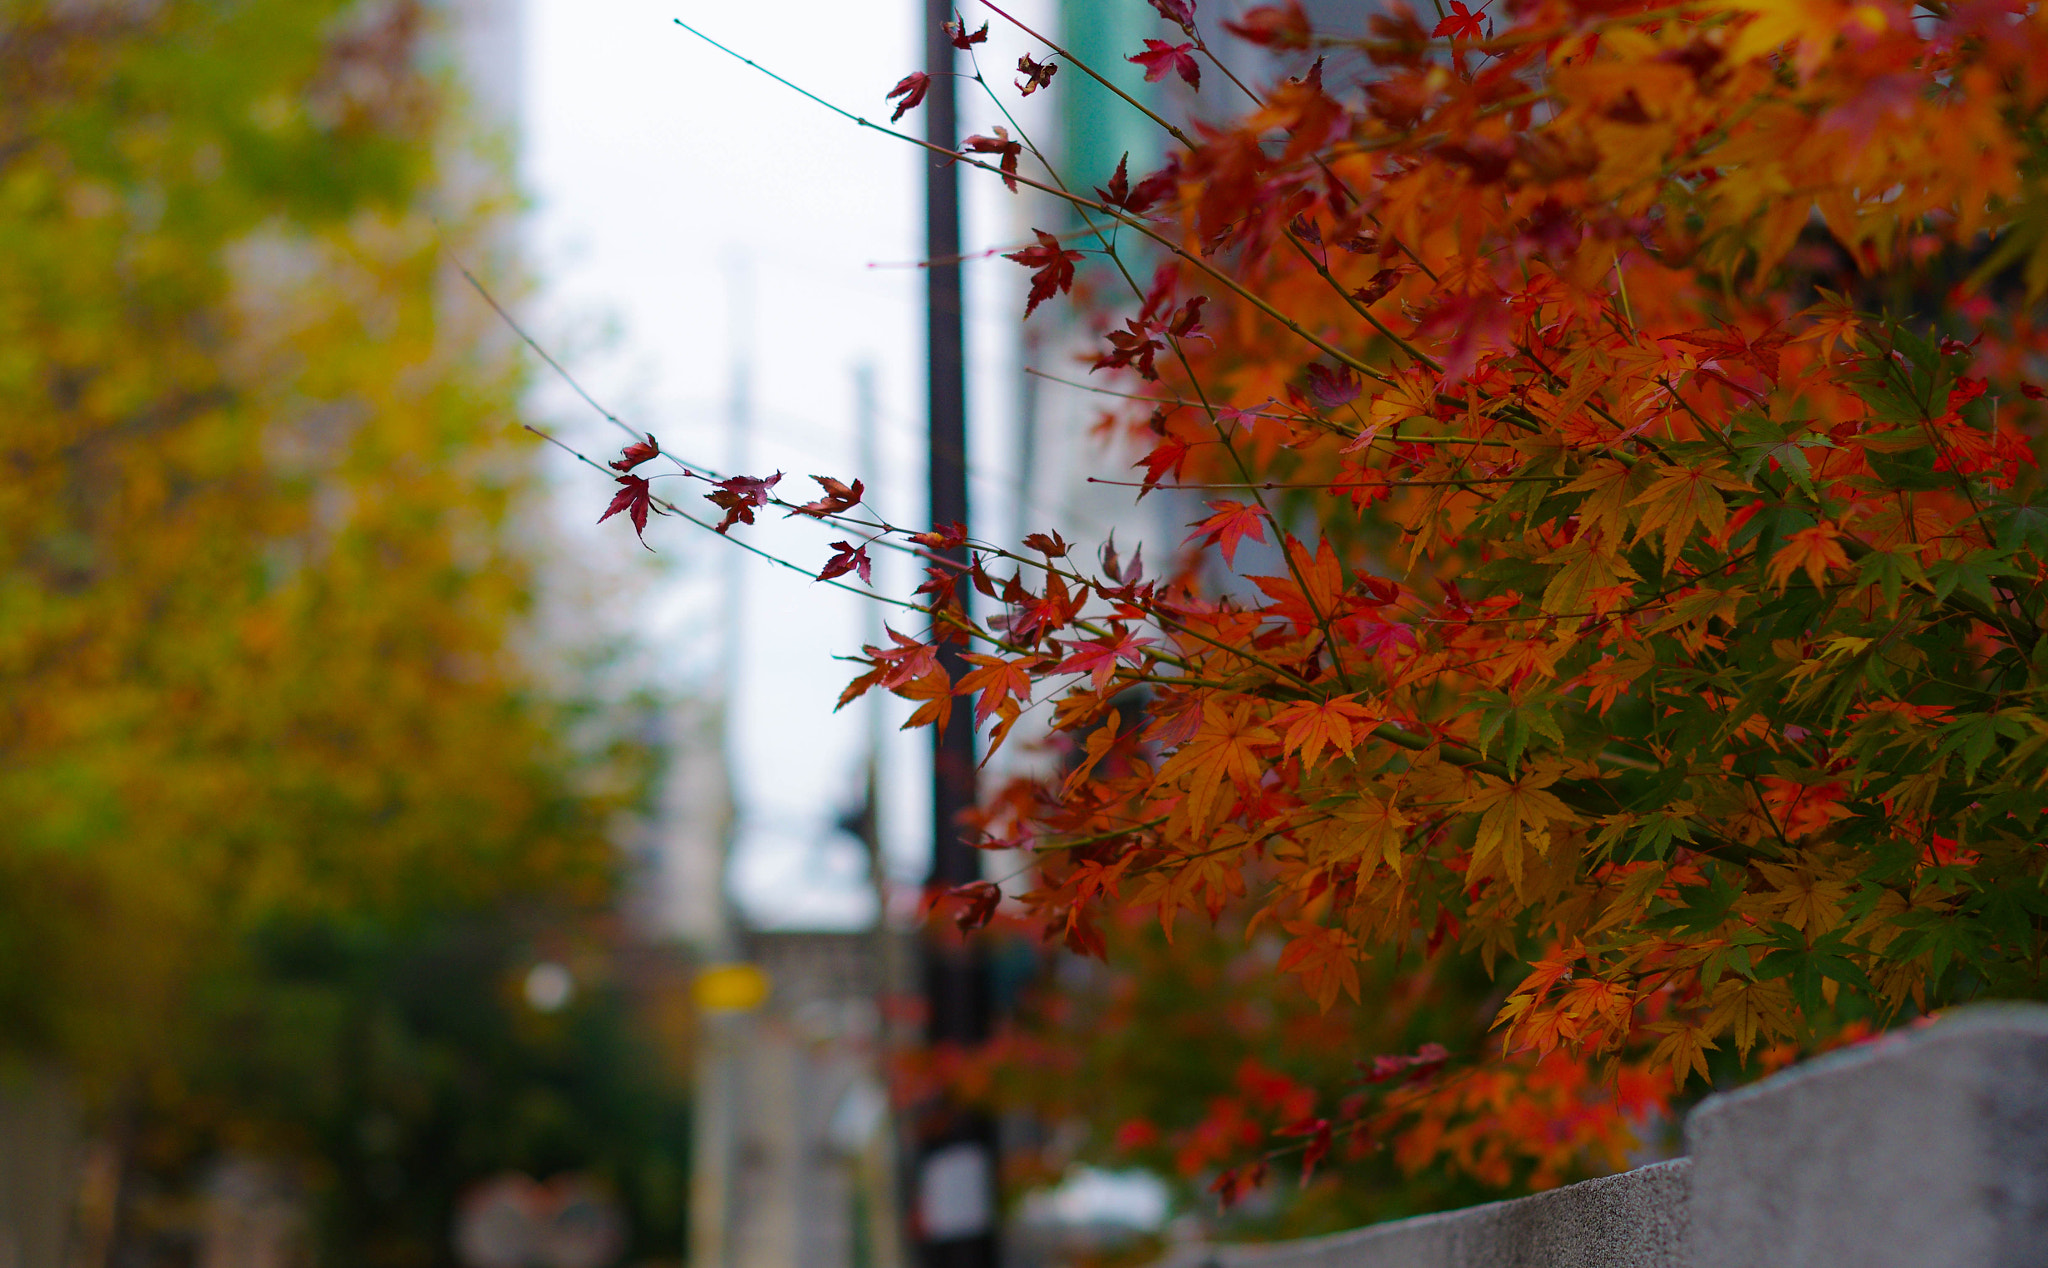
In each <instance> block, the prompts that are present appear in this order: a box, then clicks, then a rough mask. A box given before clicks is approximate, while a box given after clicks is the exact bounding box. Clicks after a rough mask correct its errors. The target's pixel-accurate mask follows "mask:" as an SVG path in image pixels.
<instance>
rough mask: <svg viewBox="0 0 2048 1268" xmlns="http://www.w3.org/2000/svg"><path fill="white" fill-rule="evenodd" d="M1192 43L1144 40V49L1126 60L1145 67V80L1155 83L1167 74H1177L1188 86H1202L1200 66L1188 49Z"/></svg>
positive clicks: (1191, 46)
mask: <svg viewBox="0 0 2048 1268" xmlns="http://www.w3.org/2000/svg"><path fill="white" fill-rule="evenodd" d="M1192 48H1194V45H1193V44H1168V43H1167V42H1166V41H1165V40H1150V39H1148V40H1146V41H1145V51H1144V52H1142V53H1138V54H1136V55H1134V56H1131V57H1126V58H1125V59H1124V60H1125V61H1127V62H1136V63H1137V64H1138V65H1140V66H1143V67H1144V68H1145V82H1146V83H1148V84H1150V83H1157V82H1158V81H1159V80H1162V79H1164V78H1166V77H1167V76H1168V75H1169V74H1178V75H1179V76H1180V77H1181V78H1182V79H1184V80H1186V81H1187V83H1188V87H1190V88H1200V87H1201V86H1202V68H1201V66H1199V65H1197V64H1196V62H1195V59H1194V55H1193V54H1192V53H1190V52H1189V51H1188V50H1190V49H1192Z"/></svg>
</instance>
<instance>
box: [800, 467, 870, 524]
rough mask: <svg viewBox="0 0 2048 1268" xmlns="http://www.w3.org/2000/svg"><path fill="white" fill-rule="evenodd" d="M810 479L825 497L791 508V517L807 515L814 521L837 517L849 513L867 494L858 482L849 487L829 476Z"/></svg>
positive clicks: (816, 476)
mask: <svg viewBox="0 0 2048 1268" xmlns="http://www.w3.org/2000/svg"><path fill="white" fill-rule="evenodd" d="M811 479H813V480H816V481H817V482H818V487H819V488H821V489H823V490H825V496H824V497H821V498H819V499H818V500H817V501H815V502H806V503H804V504H803V505H802V506H794V507H791V508H790V511H789V513H790V514H791V515H809V516H811V517H812V518H814V519H823V518H825V517H826V516H827V515H837V514H839V513H840V512H841V511H850V510H852V509H853V508H854V507H856V506H859V505H860V500H861V498H862V497H863V496H865V495H866V493H867V486H866V485H864V484H862V483H861V482H860V481H858V480H855V481H854V482H853V484H852V485H851V486H849V485H847V484H846V483H845V482H843V481H840V480H834V479H833V478H832V477H831V476H821V475H814V476H812V477H811Z"/></svg>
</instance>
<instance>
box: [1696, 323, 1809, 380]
mask: <svg viewBox="0 0 2048 1268" xmlns="http://www.w3.org/2000/svg"><path fill="white" fill-rule="evenodd" d="M1669 338H1672V339H1676V340H1677V341H1678V342H1680V343H1689V344H1691V345H1692V346H1693V347H1695V348H1698V349H1700V350H1702V351H1704V352H1707V353H1710V354H1711V355H1712V357H1713V359H1714V360H1717V361H1740V362H1743V363H1744V364H1746V365H1749V366H1750V367H1752V368H1754V369H1755V370H1756V372H1757V373H1759V374H1761V375H1763V376H1764V377H1765V378H1767V379H1769V380H1770V381H1771V382H1773V383H1776V382H1777V381H1778V353H1779V352H1780V351H1781V350H1783V348H1784V347H1785V344H1786V343H1787V342H1789V341H1790V338H1791V337H1790V336H1789V335H1787V334H1785V333H1784V332H1783V331H1781V330H1779V329H1778V328H1777V327H1775V326H1773V327H1772V328H1771V329H1769V330H1766V331H1764V332H1763V333H1762V334H1760V335H1758V336H1757V337H1756V338H1754V339H1751V338H1749V337H1748V336H1746V335H1744V334H1743V333H1742V332H1741V331H1739V330H1733V329H1730V330H1688V331H1686V332H1684V333H1683V334H1676V335H1671V336H1669Z"/></svg>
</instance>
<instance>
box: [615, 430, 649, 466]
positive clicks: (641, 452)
mask: <svg viewBox="0 0 2048 1268" xmlns="http://www.w3.org/2000/svg"><path fill="white" fill-rule="evenodd" d="M660 455H661V442H660V441H658V440H656V439H655V438H654V434H653V433H652V432H649V433H648V434H647V439H646V440H644V441H640V440H636V441H634V442H633V443H632V444H630V445H627V446H626V447H625V448H624V449H623V450H621V451H620V452H619V456H618V457H617V458H614V459H613V460H612V461H611V463H610V464H609V465H610V467H611V469H612V470H614V471H631V470H632V469H633V468H635V467H637V466H639V465H640V464H641V463H643V462H652V461H653V460H654V459H655V458H657V457H659V456H660Z"/></svg>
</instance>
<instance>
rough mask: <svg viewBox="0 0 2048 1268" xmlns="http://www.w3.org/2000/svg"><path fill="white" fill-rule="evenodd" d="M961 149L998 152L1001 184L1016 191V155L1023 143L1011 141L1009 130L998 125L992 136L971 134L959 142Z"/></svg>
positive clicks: (986, 152)
mask: <svg viewBox="0 0 2048 1268" xmlns="http://www.w3.org/2000/svg"><path fill="white" fill-rule="evenodd" d="M960 148H961V150H962V151H964V152H965V153H968V154H999V155H1001V156H1002V158H1001V160H1000V161H999V162H998V163H997V166H998V167H1000V168H1001V169H1002V173H1003V184H1004V185H1006V186H1008V187H1009V190H1010V192H1011V193H1013V194H1014V193H1016V192H1017V156H1018V155H1020V154H1022V153H1023V152H1024V143H1023V142H1021V141H1012V140H1011V139H1010V130H1009V129H1008V128H1005V127H1002V126H1001V125H998V126H997V127H996V134H995V135H994V136H980V135H976V136H971V137H968V138H967V139H966V140H965V141H962V142H961V143H960Z"/></svg>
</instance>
